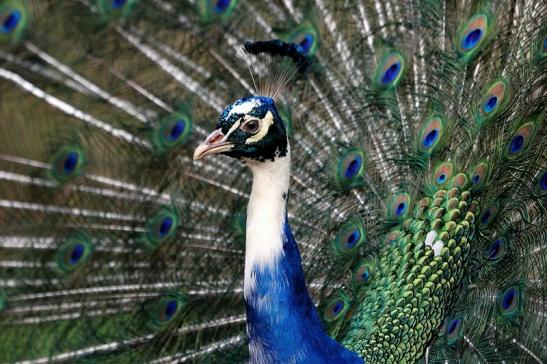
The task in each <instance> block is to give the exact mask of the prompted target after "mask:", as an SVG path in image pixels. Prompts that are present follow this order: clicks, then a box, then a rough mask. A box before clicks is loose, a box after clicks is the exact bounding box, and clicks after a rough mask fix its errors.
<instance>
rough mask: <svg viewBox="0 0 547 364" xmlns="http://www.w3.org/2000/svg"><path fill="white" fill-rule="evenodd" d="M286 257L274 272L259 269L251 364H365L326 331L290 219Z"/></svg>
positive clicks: (249, 301)
mask: <svg viewBox="0 0 547 364" xmlns="http://www.w3.org/2000/svg"><path fill="white" fill-rule="evenodd" d="M282 234H283V236H282V239H283V254H281V255H280V256H279V257H278V258H277V261H276V263H275V265H274V266H273V267H266V268H260V267H257V266H255V267H253V268H252V272H251V275H252V278H253V279H255V280H256V286H255V287H254V288H253V289H252V291H251V292H250V293H249V294H248V295H247V297H246V309H247V330H248V335H249V340H250V342H249V349H250V354H251V361H250V362H251V363H299V364H300V363H313V364H322V363H329V364H335V363H361V364H362V363H363V360H362V359H361V358H359V357H358V356H357V355H356V354H355V353H353V352H351V351H349V350H347V349H345V348H344V347H343V346H341V345H340V344H338V343H337V342H336V341H335V340H333V339H332V338H331V337H330V336H328V335H327V334H326V333H325V332H324V331H323V328H322V325H321V322H320V320H319V316H318V314H317V311H316V309H315V306H314V304H313V302H312V300H311V298H310V296H309V294H308V290H307V288H306V282H305V280H304V272H303V270H302V265H301V260H300V253H299V251H298V247H297V245H296V242H295V240H294V237H293V235H292V232H291V229H290V227H289V224H288V223H287V218H286V217H285V223H284V225H283V232H282Z"/></svg>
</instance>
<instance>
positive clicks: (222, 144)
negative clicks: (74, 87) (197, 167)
mask: <svg viewBox="0 0 547 364" xmlns="http://www.w3.org/2000/svg"><path fill="white" fill-rule="evenodd" d="M233 146H234V145H233V144H232V143H229V142H227V141H226V140H225V136H224V134H223V133H222V130H220V129H217V130H215V131H214V132H212V133H211V134H209V136H208V137H207V138H205V141H203V143H201V144H200V145H198V147H197V148H196V150H194V160H198V159H201V158H203V157H205V156H207V155H209V154H218V153H222V152H227V151H229V150H230V149H232V147H233Z"/></svg>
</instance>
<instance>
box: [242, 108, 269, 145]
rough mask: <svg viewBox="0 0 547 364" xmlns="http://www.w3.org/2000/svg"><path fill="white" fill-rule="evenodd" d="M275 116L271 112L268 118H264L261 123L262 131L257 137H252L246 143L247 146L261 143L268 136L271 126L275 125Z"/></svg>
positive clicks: (267, 114)
mask: <svg viewBox="0 0 547 364" xmlns="http://www.w3.org/2000/svg"><path fill="white" fill-rule="evenodd" d="M273 121H274V120H273V114H272V113H271V111H268V112H267V113H266V116H264V119H262V120H261V121H260V130H259V131H258V133H256V134H255V135H253V136H251V137H250V138H248V139H247V140H246V141H245V144H253V143H256V142H259V141H261V140H262V138H264V137H265V136H266V134H268V130H269V129H270V126H271V125H272V124H273Z"/></svg>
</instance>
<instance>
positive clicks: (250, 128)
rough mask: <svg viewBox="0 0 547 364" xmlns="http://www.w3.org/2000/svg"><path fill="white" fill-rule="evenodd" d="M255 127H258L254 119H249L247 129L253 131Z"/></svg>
mask: <svg viewBox="0 0 547 364" xmlns="http://www.w3.org/2000/svg"><path fill="white" fill-rule="evenodd" d="M256 129H258V123H257V122H256V120H253V121H249V122H248V123H247V130H249V131H255V130H256Z"/></svg>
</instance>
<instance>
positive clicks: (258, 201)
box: [244, 144, 291, 296]
mask: <svg viewBox="0 0 547 364" xmlns="http://www.w3.org/2000/svg"><path fill="white" fill-rule="evenodd" d="M249 167H250V168H251V171H252V172H253V188H252V191H251V197H250V198H249V203H248V204H247V233H246V249H245V281H244V293H245V296H247V295H248V294H249V293H250V292H251V291H252V290H253V288H254V287H255V285H256V281H255V280H254V279H253V278H252V277H251V271H252V270H253V268H258V269H264V268H267V267H273V266H274V265H275V263H276V260H277V258H278V257H279V256H280V255H281V253H282V252H283V224H284V222H285V213H286V200H285V197H286V195H287V193H288V191H289V180H290V174H291V153H290V148H289V145H288V144H287V154H286V155H285V156H284V157H276V158H275V160H274V161H273V162H272V161H264V162H260V163H249Z"/></svg>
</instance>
